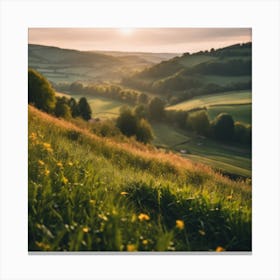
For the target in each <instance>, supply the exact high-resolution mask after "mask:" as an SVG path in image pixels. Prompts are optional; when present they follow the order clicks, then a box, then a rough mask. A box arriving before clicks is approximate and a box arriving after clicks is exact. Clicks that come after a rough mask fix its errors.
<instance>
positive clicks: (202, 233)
mask: <svg viewBox="0 0 280 280" xmlns="http://www.w3.org/2000/svg"><path fill="white" fill-rule="evenodd" d="M198 233H199V234H200V235H202V236H204V235H205V234H206V233H205V231H204V230H201V229H200V230H199V231H198Z"/></svg>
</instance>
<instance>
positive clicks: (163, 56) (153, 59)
mask: <svg viewBox="0 0 280 280" xmlns="http://www.w3.org/2000/svg"><path fill="white" fill-rule="evenodd" d="M95 52H96V53H103V54H107V55H111V56H115V57H130V58H134V59H142V60H145V61H146V62H150V63H160V62H161V61H163V60H168V59H171V58H173V57H175V56H177V55H180V54H179V53H147V52H119V51H95Z"/></svg>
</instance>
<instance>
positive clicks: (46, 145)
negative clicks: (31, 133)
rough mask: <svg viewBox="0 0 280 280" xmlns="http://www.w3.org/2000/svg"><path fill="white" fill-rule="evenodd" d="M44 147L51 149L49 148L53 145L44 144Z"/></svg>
mask: <svg viewBox="0 0 280 280" xmlns="http://www.w3.org/2000/svg"><path fill="white" fill-rule="evenodd" d="M43 146H44V148H46V149H49V148H51V144H49V143H46V142H45V143H43Z"/></svg>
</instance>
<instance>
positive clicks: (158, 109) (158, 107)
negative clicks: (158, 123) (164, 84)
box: [149, 97, 165, 120]
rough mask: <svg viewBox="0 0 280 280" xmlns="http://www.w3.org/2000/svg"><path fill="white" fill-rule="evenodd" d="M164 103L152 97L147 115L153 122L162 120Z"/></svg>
mask: <svg viewBox="0 0 280 280" xmlns="http://www.w3.org/2000/svg"><path fill="white" fill-rule="evenodd" d="M164 105H165V103H164V101H162V100H161V99H160V98H158V97H154V98H153V99H152V100H151V102H150V103H149V114H150V117H151V119H153V120H162V119H163V118H164V113H165V112H164Z"/></svg>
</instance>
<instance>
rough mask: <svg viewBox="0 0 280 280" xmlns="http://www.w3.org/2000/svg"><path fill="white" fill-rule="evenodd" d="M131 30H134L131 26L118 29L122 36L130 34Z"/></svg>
mask: <svg viewBox="0 0 280 280" xmlns="http://www.w3.org/2000/svg"><path fill="white" fill-rule="evenodd" d="M133 31H134V30H133V28H127V27H124V28H120V29H119V32H120V33H121V34H122V35H124V36H130V35H131V34H132V33H133Z"/></svg>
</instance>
